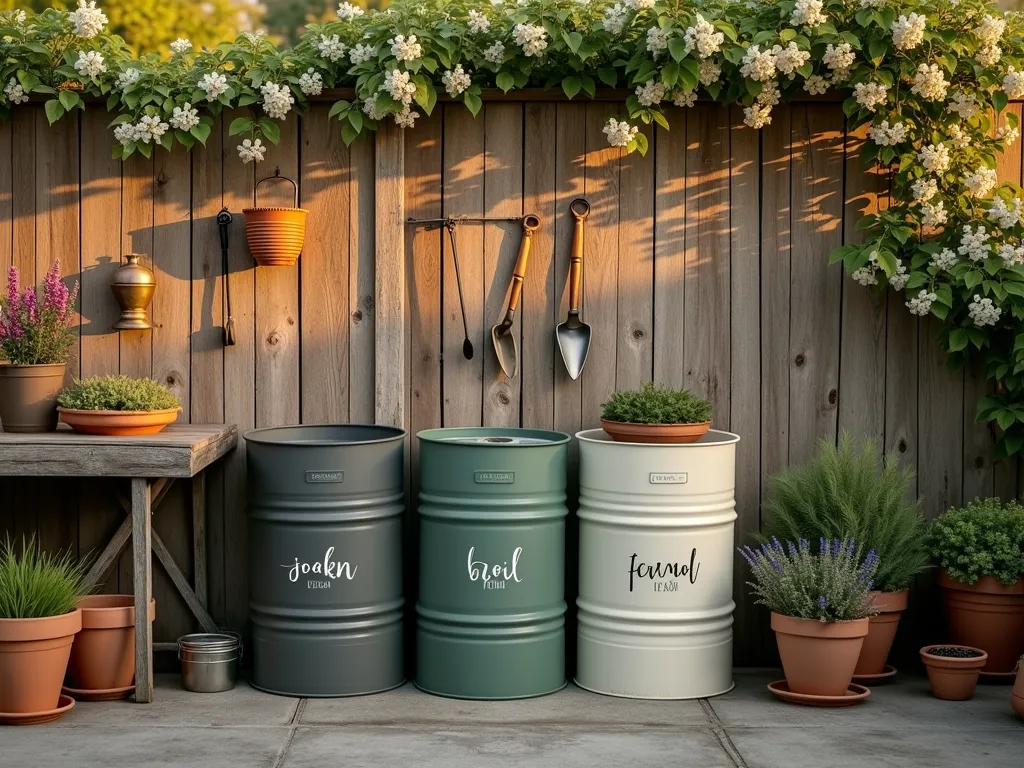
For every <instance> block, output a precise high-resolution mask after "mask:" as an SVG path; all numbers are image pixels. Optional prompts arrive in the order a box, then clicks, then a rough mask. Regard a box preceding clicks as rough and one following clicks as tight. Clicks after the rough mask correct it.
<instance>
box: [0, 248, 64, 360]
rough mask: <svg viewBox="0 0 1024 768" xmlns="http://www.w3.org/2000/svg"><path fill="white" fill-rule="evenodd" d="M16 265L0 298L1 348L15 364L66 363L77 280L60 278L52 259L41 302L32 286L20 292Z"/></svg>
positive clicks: (5, 356)
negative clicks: (71, 284) (67, 282)
mask: <svg viewBox="0 0 1024 768" xmlns="http://www.w3.org/2000/svg"><path fill="white" fill-rule="evenodd" d="M19 283H20V275H19V274H18V268H17V267H11V269H10V272H8V274H7V296H6V298H4V299H0V351H2V353H3V354H2V357H3V358H4V359H6V360H8V361H10V362H11V363H13V364H15V365H49V364H55V363H66V362H67V361H68V356H69V355H70V353H71V347H72V345H73V344H74V343H75V338H76V335H75V330H74V328H73V327H72V321H73V320H74V307H75V299H76V297H77V296H78V283H77V282H76V283H75V286H74V288H72V289H70V290H69V289H68V287H67V286H66V285H65V284H64V282H63V281H62V280H61V274H60V260H57V261H54V262H53V265H52V266H51V267H50V270H49V271H48V272H47V273H46V278H45V279H44V280H43V297H42V300H41V301H40V299H39V296H38V295H37V294H36V290H35V288H33V287H28V288H25V290H24V292H22V291H21V286H20V284H19Z"/></svg>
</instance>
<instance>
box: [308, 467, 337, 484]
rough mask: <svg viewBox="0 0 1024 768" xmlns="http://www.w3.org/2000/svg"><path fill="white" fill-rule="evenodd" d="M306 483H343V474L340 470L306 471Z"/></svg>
mask: <svg viewBox="0 0 1024 768" xmlns="http://www.w3.org/2000/svg"><path fill="white" fill-rule="evenodd" d="M306 482H307V483H344V482H345V473H344V472H343V471H341V470H332V471H317V470H313V469H307V470H306Z"/></svg>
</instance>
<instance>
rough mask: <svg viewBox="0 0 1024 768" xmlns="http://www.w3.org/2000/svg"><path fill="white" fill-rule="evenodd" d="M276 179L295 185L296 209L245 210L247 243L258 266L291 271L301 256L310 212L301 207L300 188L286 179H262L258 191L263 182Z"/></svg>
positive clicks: (270, 177)
mask: <svg viewBox="0 0 1024 768" xmlns="http://www.w3.org/2000/svg"><path fill="white" fill-rule="evenodd" d="M275 179H280V180H282V181H287V182H288V183H289V184H291V185H292V187H293V188H294V190H295V201H296V203H295V207H293V208H286V207H267V208H244V209H243V210H242V213H243V214H244V215H245V239H246V241H247V242H248V243H249V251H250V252H251V253H252V257H253V258H254V259H255V260H256V263H257V264H258V265H259V266H261V267H290V266H291V265H292V264H294V263H295V261H296V260H297V259H298V258H299V254H301V253H302V245H303V242H304V241H305V239H306V217H307V216H308V215H309V211H307V210H306V209H305V208H299V207H298V196H299V193H298V187H297V186H296V184H295V182H294V181H292V180H291V179H289V178H287V177H284V176H278V175H274V176H268V177H267V178H265V179H260V180H259V182H257V184H256V187H257V189H259V185H260V184H262V183H263V182H265V181H273V180H275Z"/></svg>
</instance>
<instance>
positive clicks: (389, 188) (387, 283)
mask: <svg viewBox="0 0 1024 768" xmlns="http://www.w3.org/2000/svg"><path fill="white" fill-rule="evenodd" d="M376 138H377V153H376V158H377V162H376V169H377V170H376V180H375V189H376V195H377V197H376V208H375V209H374V210H375V220H376V227H377V241H376V256H375V258H374V270H375V292H374V307H375V308H376V323H377V325H376V330H375V336H376V344H375V352H376V355H375V373H374V382H375V383H374V392H375V395H374V401H375V408H376V416H377V423H378V424H394V425H397V426H401V427H404V426H406V424H407V423H408V422H407V413H406V391H405V371H406V368H407V366H408V359H407V357H406V355H407V350H408V343H407V328H406V322H405V318H406V310H405V304H406V296H405V264H404V261H405V227H406V222H405V178H404V173H405V170H404V168H405V132H404V131H403V130H402V129H400V128H398V127H397V126H395V125H394V124H393V123H385V124H384V125H383V126H382V127H381V128H380V129H378V131H377V137H376Z"/></svg>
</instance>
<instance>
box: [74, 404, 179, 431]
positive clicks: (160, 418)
mask: <svg viewBox="0 0 1024 768" xmlns="http://www.w3.org/2000/svg"><path fill="white" fill-rule="evenodd" d="M57 411H58V412H59V413H60V420H61V421H63V422H64V423H65V424H67V425H68V426H69V427H71V428H72V429H73V430H75V432H82V433H83V434H86V435H115V436H119V435H155V434H156V433H157V432H160V431H161V430H163V428H164V427H166V426H167V425H168V424H173V423H174V420H175V419H177V418H178V413H179V412H180V411H181V408H167V409H166V410H162V411H84V410H77V409H74V408H58V409H57Z"/></svg>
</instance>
